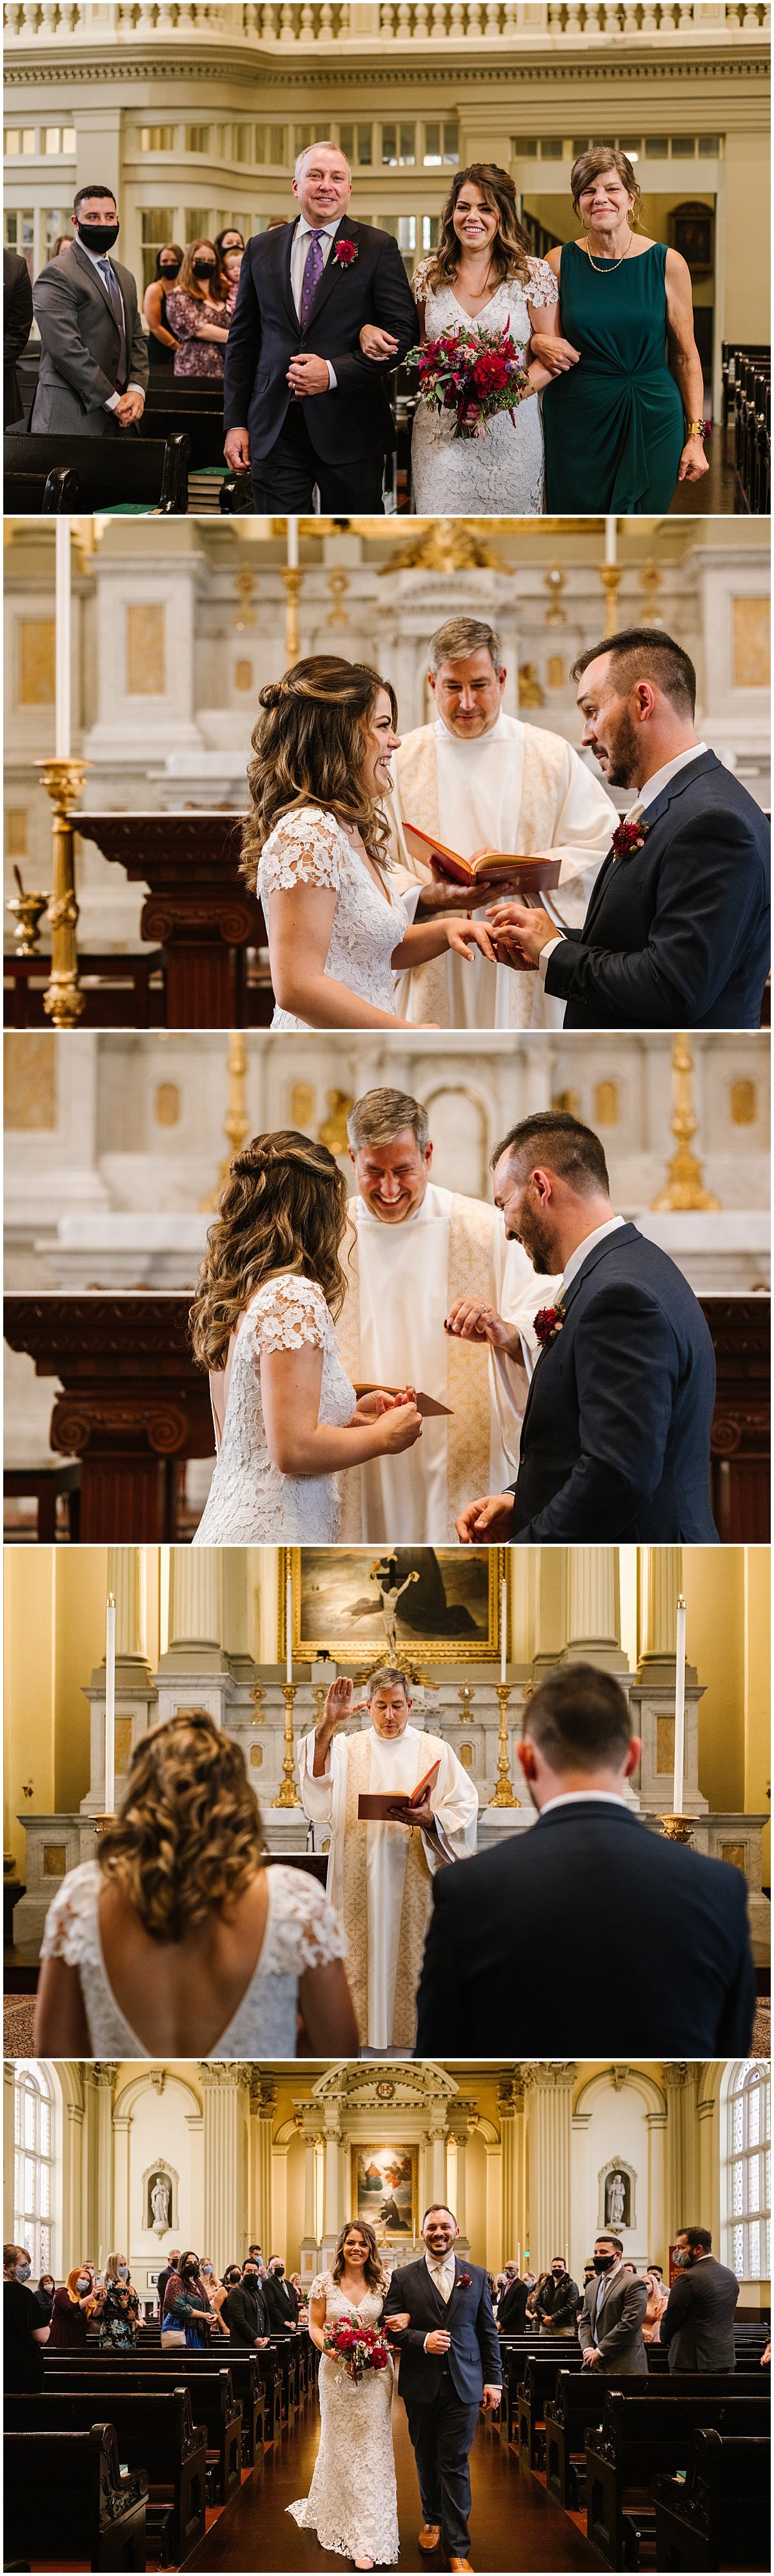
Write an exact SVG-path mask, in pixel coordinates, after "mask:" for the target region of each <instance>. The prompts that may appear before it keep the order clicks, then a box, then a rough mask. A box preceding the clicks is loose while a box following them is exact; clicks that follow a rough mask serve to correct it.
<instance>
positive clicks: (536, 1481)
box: [447, 1109, 717, 1547]
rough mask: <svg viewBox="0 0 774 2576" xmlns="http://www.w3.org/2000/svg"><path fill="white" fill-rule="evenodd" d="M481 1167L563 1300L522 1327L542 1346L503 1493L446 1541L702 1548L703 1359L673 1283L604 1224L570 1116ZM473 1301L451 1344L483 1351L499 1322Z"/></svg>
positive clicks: (663, 1260)
mask: <svg viewBox="0 0 774 2576" xmlns="http://www.w3.org/2000/svg"><path fill="white" fill-rule="evenodd" d="M493 1160H494V1164H495V1174H494V1194H495V1204H496V1206H497V1207H500V1208H502V1211H503V1215H504V1217H505V1232H506V1235H507V1237H508V1239H509V1241H511V1242H514V1241H515V1242H517V1243H523V1245H524V1249H525V1252H528V1253H529V1257H530V1260H531V1262H532V1264H533V1266H534V1268H535V1270H537V1271H538V1273H542V1275H543V1276H544V1277H546V1278H550V1277H551V1276H552V1275H553V1276H554V1277H557V1276H558V1274H559V1273H560V1272H561V1273H562V1274H563V1276H562V1288H561V1293H560V1296H559V1299H558V1301H557V1303H556V1305H552V1306H550V1307H544V1308H542V1309H541V1310H540V1311H539V1313H538V1314H537V1315H536V1317H535V1327H536V1330H537V1333H538V1338H539V1340H540V1342H541V1349H540V1350H539V1352H538V1357H537V1360H536V1362H535V1366H534V1370H533V1374H532V1381H531V1385H530V1389H529V1394H528V1397H527V1402H526V1407H525V1412H524V1419H523V1423H522V1432H521V1458H520V1465H519V1473H518V1476H517V1479H516V1483H515V1485H514V1486H512V1487H511V1489H510V1491H509V1492H508V1493H506V1494H489V1495H487V1496H486V1498H485V1499H484V1500H483V1501H478V1502H474V1503H468V1504H467V1505H466V1508H465V1510H464V1511H463V1512H462V1513H461V1514H460V1518H459V1520H458V1522H457V1532H458V1536H459V1537H460V1538H461V1539H462V1540H464V1541H466V1542H467V1543H468V1544H470V1543H478V1544H480V1543H481V1542H482V1541H486V1542H488V1543H492V1542H494V1541H498V1540H503V1539H506V1540H511V1541H512V1542H513V1543H514V1544H515V1545H516V1546H517V1547H529V1546H532V1545H534V1544H536V1543H537V1542H539V1541H542V1540H553V1541H554V1542H555V1543H556V1544H560V1543H561V1542H567V1541H572V1540H580V1539H589V1540H591V1541H599V1542H600V1543H601V1542H602V1541H607V1540H619V1541H622V1542H627V1541H643V1540H651V1541H659V1540H663V1541H669V1542H670V1543H675V1544H678V1543H682V1544H685V1545H689V1546H690V1545H692V1544H700V1543H702V1542H706V1541H707V1540H710V1541H712V1540H717V1530H716V1528H715V1523H714V1521H713V1518H712V1512H711V1509H710V1499H709V1469H710V1438H711V1433H712V1417H713V1411H714V1404H715V1354H714V1351H713V1348H712V1340H711V1337H710V1333H709V1329H708V1326H707V1324H706V1323H705V1320H704V1316H703V1314H702V1311H701V1307H700V1305H699V1303H698V1300H697V1298H696V1297H694V1294H693V1290H692V1288H689V1286H688V1282H687V1280H686V1279H684V1278H683V1274H682V1271H681V1270H678V1269H677V1267H676V1265H675V1263H674V1262H673V1261H670V1260H669V1257H668V1255H667V1253H665V1252H661V1251H660V1249H659V1246H658V1245H657V1244H655V1243H649V1242H648V1241H647V1239H646V1237H645V1236H644V1235H642V1234H640V1233H639V1231H638V1229H637V1227H636V1225H627V1224H626V1223H625V1222H624V1219H623V1217H620V1216H616V1213H615V1210H614V1208H613V1207H612V1206H611V1202H610V1184H609V1180H608V1175H607V1165H606V1162H605V1157H604V1153H603V1150H602V1146H601V1144H600V1141H599V1137H598V1136H595V1135H594V1132H593V1129H592V1128H590V1127H584V1126H582V1125H581V1121H580V1119H579V1118H572V1117H570V1115H569V1113H568V1112H566V1111H561V1110H552V1109H547V1110H539V1111H537V1112H536V1113H535V1115H534V1116H533V1117H531V1118H523V1119H522V1120H521V1123H520V1125H519V1126H518V1127H512V1128H511V1131H510V1134H509V1135H508V1136H506V1137H505V1138H504V1140H503V1143H502V1145H498V1146H497V1148H496V1152H495V1155H494V1157H493ZM479 1302H480V1301H479ZM473 1305H474V1301H472V1300H470V1299H467V1300H466V1301H465V1309H466V1312H465V1316H464V1318H463V1321H464V1336H463V1337H464V1338H467V1339H469V1340H480V1341H486V1340H488V1339H489V1337H490V1330H491V1331H492V1334H493V1327H494V1325H499V1317H496V1316H495V1317H492V1316H491V1310H490V1309H489V1308H482V1311H481V1316H480V1319H479V1320H477V1318H476V1315H475V1313H471V1311H470V1310H471V1308H472V1307H473ZM455 1329H458V1327H457V1326H456V1325H455V1320H454V1316H453V1315H452V1316H451V1317H450V1318H449V1319H448V1320H447V1330H451V1331H454V1330H455ZM493 1337H494V1336H493Z"/></svg>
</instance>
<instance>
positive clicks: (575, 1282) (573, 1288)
mask: <svg viewBox="0 0 774 2576" xmlns="http://www.w3.org/2000/svg"><path fill="white" fill-rule="evenodd" d="M638 1231H639V1229H638V1227H637V1226H636V1225H617V1226H616V1229H615V1233H614V1234H606V1235H605V1239H604V1243H596V1244H595V1245H594V1250H593V1252H589V1253H588V1254H587V1256H586V1260H585V1261H583V1262H582V1263H581V1267H580V1270H576V1273H575V1277H574V1279H571V1280H570V1285H569V1288H567V1289H564V1288H561V1289H560V1291H559V1304H560V1306H561V1308H562V1313H563V1314H564V1315H568V1314H569V1311H570V1307H571V1305H572V1301H573V1298H574V1297H576V1296H577V1293H578V1289H579V1288H581V1287H582V1286H583V1283H584V1281H585V1280H586V1279H590V1277H591V1273H592V1270H595V1269H596V1266H597V1262H598V1261H602V1260H603V1259H604V1255H605V1253H606V1251H607V1247H608V1244H613V1243H616V1244H618V1243H633V1242H634V1241H635V1239H636V1237H637V1234H638ZM548 1348H549V1350H550V1349H551V1344H550V1342H549V1344H548ZM544 1358H545V1352H544V1351H539V1352H538V1356H537V1359H536V1361H535V1366H534V1368H533V1371H532V1376H531V1378H530V1382H529V1393H528V1396H527V1401H526V1404H525V1407H524V1416H523V1420H522V1425H521V1439H522V1455H523V1446H524V1434H525V1431H526V1428H527V1423H528V1421H529V1410H530V1405H531V1403H532V1390H533V1387H534V1384H535V1379H536V1377H537V1373H538V1369H539V1366H540V1362H541V1360H542V1359H544Z"/></svg>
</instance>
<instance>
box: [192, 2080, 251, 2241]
mask: <svg viewBox="0 0 774 2576" xmlns="http://www.w3.org/2000/svg"><path fill="white" fill-rule="evenodd" d="M199 2078H200V2082H201V2087H202V2097H203V2103H204V2245H203V2247H202V2251H203V2252H206V2253H208V2254H211V2256H212V2260H213V2263H214V2265H215V2269H216V2271H217V2272H218V2273H222V2271H223V2267H224V2264H226V2263H229V2262H241V2259H242V2255H243V2253H244V2250H245V2244H246V2216H247V2211H246V2191H245V2182H246V2173H245V2166H246V2138H245V2122H246V2113H247V2082H248V2080H249V2077H248V2075H247V2073H246V2070H245V2069H244V2067H242V2066H239V2065H229V2064H225V2063H224V2062H222V2061H221V2062H220V2063H218V2062H217V2061H216V2060H214V2059H210V2060H209V2061H208V2063H207V2064H206V2065H202V2066H201V2067H200V2069H199Z"/></svg>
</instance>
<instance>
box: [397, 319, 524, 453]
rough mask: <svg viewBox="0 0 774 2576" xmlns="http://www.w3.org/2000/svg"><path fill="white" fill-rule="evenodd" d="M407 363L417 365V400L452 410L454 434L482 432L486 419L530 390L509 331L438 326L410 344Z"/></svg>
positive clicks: (512, 408) (512, 409)
mask: <svg viewBox="0 0 774 2576" xmlns="http://www.w3.org/2000/svg"><path fill="white" fill-rule="evenodd" d="M406 366H407V367H417V368H418V369H419V398H420V402H426V403H428V404H429V406H430V409H431V411H437V412H440V413H441V414H443V413H444V412H447V411H453V412H454V414H455V421H454V428H453V430H452V438H485V437H486V433H487V428H488V424H489V422H490V420H493V419H494V417H495V414H496V413H497V412H500V411H509V412H510V415H511V419H512V420H513V421H515V417H516V405H517V403H520V402H523V401H524V399H525V396H526V395H527V394H530V393H531V392H532V386H531V384H530V381H529V377H528V375H527V370H526V367H525V365H524V360H523V357H522V354H521V351H520V349H519V348H518V346H517V343H516V341H515V340H512V338H511V334H510V331H477V330H475V329H473V327H471V329H470V330H469V331H466V330H461V331H442V332H441V335H440V339H438V340H424V341H423V342H422V345H421V347H420V348H418V349H410V350H409V353H408V357H407V359H406Z"/></svg>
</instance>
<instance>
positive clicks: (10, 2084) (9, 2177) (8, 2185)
mask: <svg viewBox="0 0 774 2576" xmlns="http://www.w3.org/2000/svg"><path fill="white" fill-rule="evenodd" d="M15 2153H16V2068H15V2065H14V2064H13V2062H12V2060H11V2059H10V2058H8V2059H7V2060H6V2063H5V2065H4V2067H3V2236H4V2238H5V2242H6V2245H12V2244H13V2241H14V2224H13V2211H14V2202H15V2199H16V2168H15V2161H14V2160H15ZM57 2252H58V2248H55V2255H54V2259H55V2261H56V2255H57ZM68 2268H69V2267H68Z"/></svg>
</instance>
